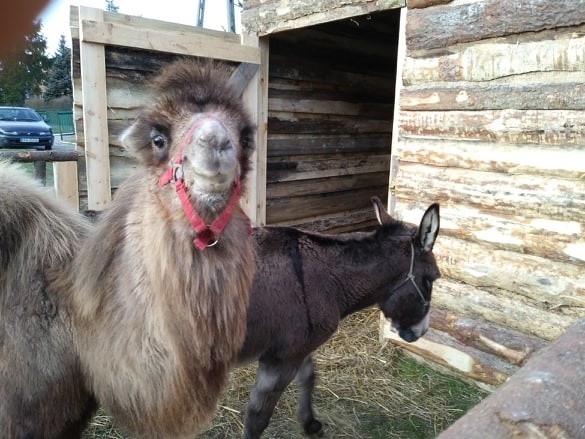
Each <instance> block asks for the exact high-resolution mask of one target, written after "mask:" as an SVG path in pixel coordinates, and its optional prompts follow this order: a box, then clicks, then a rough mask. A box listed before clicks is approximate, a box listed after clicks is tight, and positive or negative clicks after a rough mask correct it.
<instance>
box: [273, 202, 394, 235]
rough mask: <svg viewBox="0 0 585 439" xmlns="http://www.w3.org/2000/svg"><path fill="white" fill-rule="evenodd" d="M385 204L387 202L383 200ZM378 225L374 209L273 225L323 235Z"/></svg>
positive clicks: (349, 211) (287, 221)
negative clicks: (292, 227) (291, 227)
mask: <svg viewBox="0 0 585 439" xmlns="http://www.w3.org/2000/svg"><path fill="white" fill-rule="evenodd" d="M382 201H384V202H385V200H382ZM376 224H378V220H377V219H376V216H375V214H374V211H373V209H372V208H371V206H370V208H369V209H368V208H363V209H353V210H347V211H341V212H334V213H330V214H325V215H315V216H313V217H307V218H303V219H302V220H298V219H296V220H284V221H279V222H275V223H272V224H271V225H274V226H283V227H286V226H294V227H298V228H301V229H305V230H312V231H315V232H322V233H343V232H349V231H355V230H363V229H371V228H372V227H373V226H375V225H376Z"/></svg>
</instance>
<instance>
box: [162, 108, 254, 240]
mask: <svg viewBox="0 0 585 439" xmlns="http://www.w3.org/2000/svg"><path fill="white" fill-rule="evenodd" d="M210 119H211V120H216V121H218V120H217V119H216V118H215V117H213V116H212V115H210V114H206V115H203V116H202V117H200V118H198V119H197V120H196V121H194V122H193V124H192V125H191V126H190V127H189V129H188V130H187V133H186V134H185V136H184V137H183V140H182V142H181V145H180V146H179V149H178V151H177V153H176V154H175V158H174V159H173V160H172V161H171V166H170V167H169V168H168V169H166V170H165V172H163V173H162V174H161V176H160V177H159V179H158V184H159V186H166V185H167V184H169V183H170V182H172V181H174V182H175V191H176V192H177V196H178V197H179V200H180V201H181V206H182V207H183V212H184V213H185V216H186V217H187V220H188V221H189V224H190V225H191V228H192V229H193V230H194V231H195V233H196V235H197V236H196V237H195V239H193V244H194V245H195V246H196V247H197V248H198V249H199V250H205V249H206V248H207V247H213V246H214V245H215V244H217V242H218V241H219V235H221V233H222V232H223V229H225V227H226V226H227V224H228V223H229V221H230V218H231V217H232V214H233V212H234V209H235V208H236V206H237V204H238V200H239V198H240V194H241V190H242V189H241V183H240V179H239V178H238V179H237V180H236V182H235V183H234V189H233V191H232V194H231V195H230V198H229V200H228V202H227V205H226V207H225V209H224V210H223V212H222V213H221V214H220V215H219V216H218V217H217V218H216V219H215V220H214V221H213V222H212V223H211V224H205V222H204V221H203V219H202V218H201V217H200V216H199V215H198V214H197V212H196V211H195V208H194V207H193V205H192V204H191V200H189V195H188V194H187V189H186V187H185V181H184V178H183V172H182V164H183V148H184V147H185V145H186V144H187V142H189V140H190V138H191V135H192V134H193V132H194V131H195V129H196V128H197V127H198V126H199V125H201V123H202V122H204V121H206V120H210ZM218 122H219V121H218ZM219 123H221V122H219Z"/></svg>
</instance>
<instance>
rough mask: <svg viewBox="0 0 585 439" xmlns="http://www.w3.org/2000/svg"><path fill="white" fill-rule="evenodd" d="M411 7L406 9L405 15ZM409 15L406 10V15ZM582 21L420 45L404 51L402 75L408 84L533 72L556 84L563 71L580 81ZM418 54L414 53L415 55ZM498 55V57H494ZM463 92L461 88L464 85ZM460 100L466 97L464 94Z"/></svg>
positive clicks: (584, 40)
mask: <svg viewBox="0 0 585 439" xmlns="http://www.w3.org/2000/svg"><path fill="white" fill-rule="evenodd" d="M411 13H412V12H410V11H409V14H411ZM409 16H410V15H409ZM583 32H585V26H576V27H573V28H557V29H555V30H554V31H553V30H550V31H542V32H539V33H538V34H537V35H534V34H532V33H530V32H525V33H521V34H519V35H511V36H509V37H505V38H497V39H493V40H487V41H482V42H481V44H477V43H475V42H472V43H465V44H464V43H462V44H458V45H457V46H453V47H450V48H448V49H444V48H443V49H436V50H426V51H423V50H419V51H418V52H417V53H416V54H414V53H413V54H410V55H412V56H407V58H406V60H405V65H404V74H403V80H404V82H405V84H407V85H416V84H423V83H432V82H440V81H442V82H449V83H451V82H458V83H459V84H458V85H461V82H462V81H472V82H479V83H480V84H478V87H480V86H482V85H483V84H482V83H483V82H485V81H491V80H495V79H498V80H500V81H501V82H502V83H511V84H512V83H516V84H522V83H524V84H527V83H529V79H530V78H531V76H522V75H534V74H535V73H548V76H545V77H543V78H540V79H539V78H538V77H536V78H535V80H534V81H535V82H538V83H547V82H548V83H554V82H555V81H554V80H553V79H556V80H557V81H558V79H559V78H558V77H562V76H561V73H563V74H566V75H567V79H566V82H570V78H571V76H569V75H573V77H574V82H580V81H582V80H583V61H582V59H581V57H580V56H579V55H578V54H579V53H582V52H583V51H584V50H585V37H584V36H582V35H583ZM414 55H416V56H414ZM494 60H497V62H494ZM463 91H464V92H465V89H464V90H463ZM460 99H463V100H464V99H465V95H464V94H462V95H461V96H460Z"/></svg>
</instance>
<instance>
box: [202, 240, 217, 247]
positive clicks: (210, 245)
mask: <svg viewBox="0 0 585 439" xmlns="http://www.w3.org/2000/svg"><path fill="white" fill-rule="evenodd" d="M218 242H219V238H215V241H213V242H212V243H210V244H206V245H205V247H208V248H209V247H214V246H215V245H217V243H218Z"/></svg>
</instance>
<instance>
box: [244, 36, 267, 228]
mask: <svg viewBox="0 0 585 439" xmlns="http://www.w3.org/2000/svg"><path fill="white" fill-rule="evenodd" d="M242 44H247V45H250V44H252V45H255V46H256V47H258V48H259V52H260V67H259V68H258V69H257V70H256V71H255V72H254V75H253V77H252V78H251V80H250V81H249V85H248V87H246V89H245V90H244V94H243V99H244V102H246V104H247V107H248V108H249V110H250V112H251V115H252V118H253V119H254V120H256V121H257V127H256V150H255V151H254V154H253V155H252V157H251V163H252V169H251V170H250V177H249V182H248V189H247V191H246V192H245V194H244V195H243V197H242V200H241V203H242V205H243V207H244V210H245V211H246V213H247V215H248V217H249V218H250V221H251V223H252V225H253V226H262V225H265V224H266V172H267V171H266V167H267V165H266V151H267V125H268V63H269V58H268V54H269V51H268V49H269V40H268V39H262V40H259V39H258V37H255V36H251V35H243V36H242ZM249 73H250V72H248V74H249Z"/></svg>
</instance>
